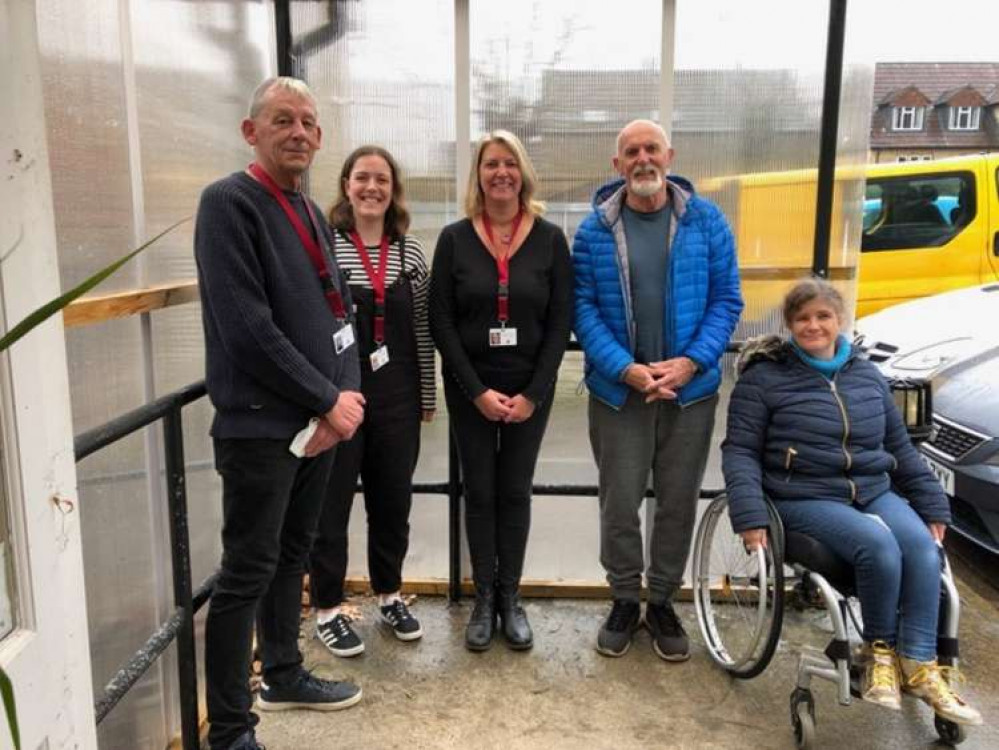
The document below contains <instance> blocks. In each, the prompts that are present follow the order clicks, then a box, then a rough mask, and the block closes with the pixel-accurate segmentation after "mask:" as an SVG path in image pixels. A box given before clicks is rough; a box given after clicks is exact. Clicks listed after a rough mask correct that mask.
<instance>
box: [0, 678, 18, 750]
mask: <svg viewBox="0 0 999 750" xmlns="http://www.w3.org/2000/svg"><path fill="white" fill-rule="evenodd" d="M0 696H2V697H3V707H4V711H5V712H6V713H7V726H8V727H10V736H11V738H12V739H13V740H14V748H15V750H21V733H20V731H19V730H18V728H17V707H16V706H15V705H14V686H13V685H11V684H10V677H8V676H7V673H6V672H4V671H3V669H2V668H0Z"/></svg>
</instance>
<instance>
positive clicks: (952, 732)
mask: <svg viewBox="0 0 999 750" xmlns="http://www.w3.org/2000/svg"><path fill="white" fill-rule="evenodd" d="M933 727H934V728H935V729H936V730H937V735H938V736H939V737H940V740H941V741H942V742H945V743H946V744H948V745H960V744H961V743H962V742H964V741H965V740H966V739H967V738H968V732H967V730H966V729H965V728H964V727H963V726H961V725H960V724H957V723H956V722H953V721H949V720H947V719H941V718H940V717H939V716H934V717H933Z"/></svg>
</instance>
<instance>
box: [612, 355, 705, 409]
mask: <svg viewBox="0 0 999 750" xmlns="http://www.w3.org/2000/svg"><path fill="white" fill-rule="evenodd" d="M696 372H697V365H695V364H694V361H693V360H692V359H690V357H674V358H673V359H666V360H663V361H662V362H650V363H649V364H647V365H643V364H639V363H638V362H633V363H631V364H630V365H628V367H627V368H626V369H625V371H624V382H625V383H627V384H628V385H629V386H631V387H632V388H634V389H635V390H636V391H638V392H639V393H644V394H645V403H647V404H648V403H651V402H652V401H656V400H659V399H663V400H673V399H675V398H676V394H677V391H679V390H680V389H681V388H682V387H683V386H685V385H686V384H687V383H689V382H690V379H691V378H692V377H694V375H695V373H696Z"/></svg>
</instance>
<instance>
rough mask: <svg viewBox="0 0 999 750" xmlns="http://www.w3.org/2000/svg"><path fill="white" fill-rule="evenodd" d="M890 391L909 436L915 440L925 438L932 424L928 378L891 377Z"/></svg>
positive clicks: (918, 440) (928, 434)
mask: <svg viewBox="0 0 999 750" xmlns="http://www.w3.org/2000/svg"><path fill="white" fill-rule="evenodd" d="M889 385H890V386H891V393H892V396H893V397H894V399H895V406H897V407H898V411H899V413H900V414H901V415H902V421H903V422H905V426H906V429H908V430H909V437H911V438H912V439H913V440H915V441H916V442H920V441H922V440H926V438H928V437H929V436H930V429H931V428H932V426H933V399H932V389H931V387H930V381H929V380H914V379H911V378H892V379H891V380H890V381H889Z"/></svg>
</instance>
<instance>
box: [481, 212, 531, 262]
mask: <svg viewBox="0 0 999 750" xmlns="http://www.w3.org/2000/svg"><path fill="white" fill-rule="evenodd" d="M523 218H524V210H523V208H518V209H517V215H516V216H514V217H513V223H512V225H511V226H510V233H509V234H501V235H500V242H501V243H502V244H504V245H506V248H505V253H504V257H505V256H509V254H510V245H512V244H513V238H514V236H515V235H516V234H517V230H518V229H519V228H520V222H521V220H522V219H523ZM482 227H483V229H485V230H486V236H487V237H488V238H489V244H490V245H493V243H494V241H495V240H494V239H493V225H492V222H491V221H490V219H489V213H488V212H487V211H483V212H482ZM497 250H498V248H495V247H490V251H491V252H492V253H493V254H494V255H495V254H496V253H497Z"/></svg>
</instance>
